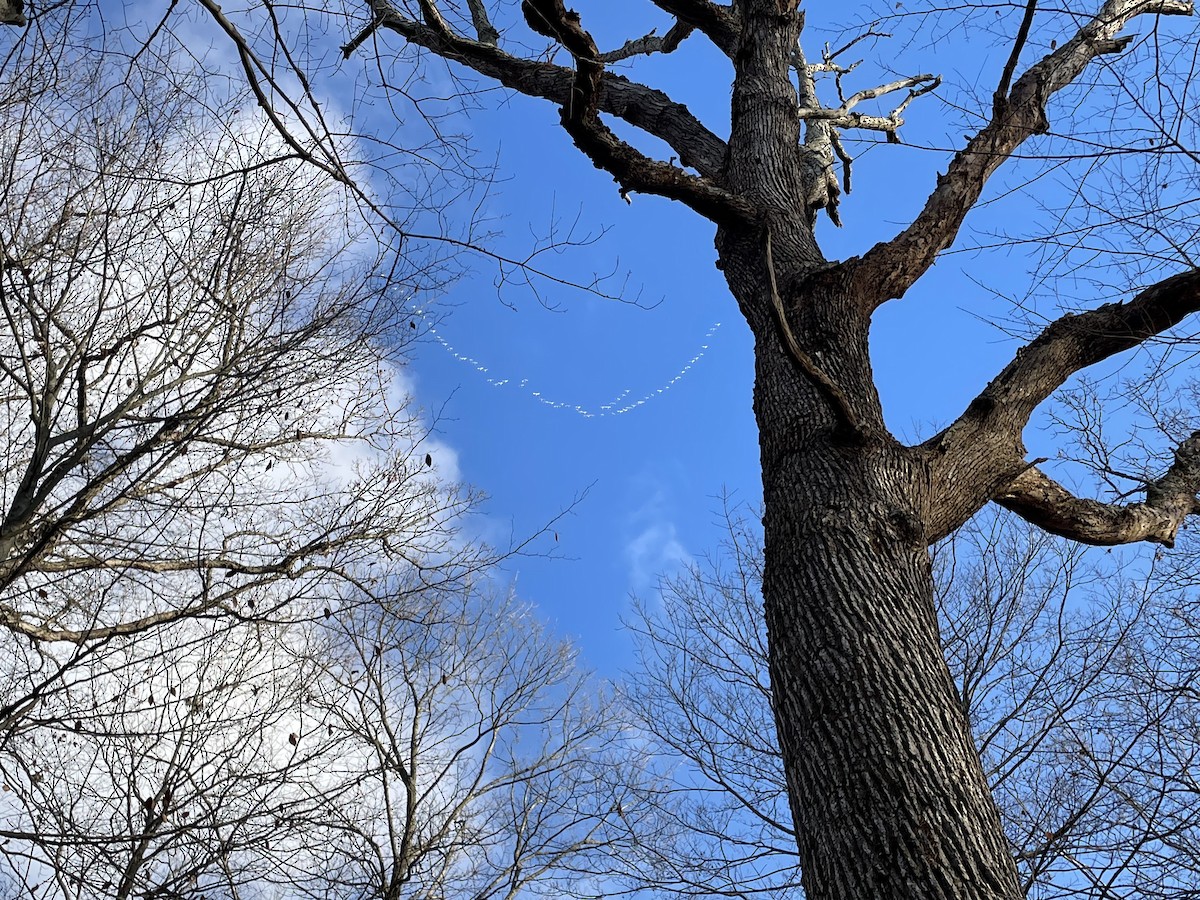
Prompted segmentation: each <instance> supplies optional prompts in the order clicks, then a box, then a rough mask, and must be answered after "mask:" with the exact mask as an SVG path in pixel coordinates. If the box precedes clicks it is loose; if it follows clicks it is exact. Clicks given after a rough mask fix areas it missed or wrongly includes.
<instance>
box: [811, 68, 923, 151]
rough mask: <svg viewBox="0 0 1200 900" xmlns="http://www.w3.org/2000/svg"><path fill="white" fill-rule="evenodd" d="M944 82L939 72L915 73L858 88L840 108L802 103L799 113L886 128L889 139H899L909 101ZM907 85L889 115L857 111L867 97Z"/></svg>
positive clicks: (848, 124) (838, 123)
mask: <svg viewBox="0 0 1200 900" xmlns="http://www.w3.org/2000/svg"><path fill="white" fill-rule="evenodd" d="M941 83H942V79H941V77H940V76H938V75H913V76H911V77H909V78H901V79H900V80H898V81H893V82H891V83H889V84H882V85H879V86H878V87H873V88H867V89H865V90H861V91H858V92H856V93H854V94H852V95H851V96H849V97H847V98H846V100H845V101H844V102H843V103H842V105H841V106H839V107H837V108H836V109H831V108H828V107H824V106H817V107H801V109H800V110H799V113H798V114H799V116H800V118H801V119H804V120H805V121H807V122H828V123H829V124H831V125H833V126H835V127H837V128H861V129H864V130H867V131H882V132H886V133H887V135H888V138H889V140H892V141H893V142H895V140H898V139H897V138H896V137H895V135H896V132H897V130H899V128H900V126H901V125H903V124H904V119H902V118H901V117H900V114H901V113H903V112H904V110H905V109H907V108H908V105H909V104H910V103H912V102H913V100H915V99H916V98H917V97H920V96H921V95H922V94H928V93H929V92H930V91H933V90H936V89H937V87H938V85H940V84H941ZM906 88H907V89H908V96H907V97H905V98H904V101H903V102H902V103H901V104H900V105H899V106H897V107H896V108H895V109H893V110H892V111H891V112H890V113H889V114H888V115H886V116H872V115H865V114H863V113H859V112H854V111H853V109H854V107H855V106H857V105H858V104H859V103H862V102H864V101H866V100H874V99H875V98H877V97H882V96H884V95H886V94H891V93H895V92H896V91H902V90H905V89H906Z"/></svg>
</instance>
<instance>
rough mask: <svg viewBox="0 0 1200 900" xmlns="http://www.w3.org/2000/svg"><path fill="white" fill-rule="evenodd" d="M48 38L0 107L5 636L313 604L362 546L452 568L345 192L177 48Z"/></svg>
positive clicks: (434, 571)
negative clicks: (51, 68)
mask: <svg viewBox="0 0 1200 900" xmlns="http://www.w3.org/2000/svg"><path fill="white" fill-rule="evenodd" d="M161 49H162V48H160V50H161ZM68 51H69V47H68V48H66V49H64V53H67V55H66V56H65V57H64V58H63V59H61V60H60V61H59V65H60V67H61V68H62V69H64V70H65V72H66V73H67V74H65V75H64V76H63V77H61V78H60V79H59V84H60V86H59V87H57V88H54V89H50V88H47V89H46V90H44V91H42V92H41V93H38V94H34V95H29V96H26V95H21V94H19V93H18V94H16V95H15V99H13V100H12V102H9V103H7V104H5V105H3V106H0V115H2V116H3V117H4V122H3V129H2V132H3V136H2V137H0V141H2V149H3V159H4V163H5V170H6V180H7V183H8V189H7V191H6V193H5V197H4V204H3V208H2V209H0V249H2V252H3V254H4V257H3V269H2V271H0V311H2V312H3V316H4V324H5V327H4V330H3V332H0V385H2V390H3V401H4V402H3V406H2V407H0V416H2V417H3V419H2V421H0V425H2V426H3V428H4V433H5V434H6V435H7V441H6V443H5V447H4V450H3V454H4V456H3V471H2V473H0V474H2V476H3V477H2V481H0V491H2V492H3V493H2V495H0V501H2V503H3V520H2V521H0V600H2V603H0V619H2V621H3V625H4V627H6V628H7V629H9V630H10V631H12V632H14V633H17V634H20V635H23V636H25V637H26V638H28V639H30V640H33V641H50V642H68V643H75V644H80V643H85V642H88V641H97V640H102V639H105V638H108V637H112V636H118V635H128V634H132V633H135V632H137V631H140V630H144V629H148V628H151V627H156V626H161V625H164V624H168V623H170V622H172V621H177V620H180V619H182V618H185V617H191V616H197V615H204V616H208V617H233V618H253V617H255V616H258V615H266V614H269V613H270V612H271V610H268V609H262V608H261V607H255V606H253V602H254V601H253V600H252V599H251V594H252V592H253V591H254V590H255V589H257V588H258V587H261V586H263V585H265V584H268V583H271V582H276V581H283V582H287V583H288V584H289V585H290V588H289V591H288V592H286V594H287V597H288V598H291V597H304V598H305V599H306V603H307V607H306V610H307V612H308V613H309V614H311V613H312V612H313V610H314V608H315V609H316V610H319V609H320V608H321V605H322V603H323V600H322V595H323V593H328V594H329V595H330V597H338V598H341V597H343V590H342V587H341V586H340V585H336V586H334V587H330V585H331V584H333V583H334V582H340V581H348V582H349V583H350V584H352V585H353V586H354V587H355V588H356V589H357V590H359V591H361V592H362V593H363V594H364V595H369V594H370V593H371V591H372V588H371V584H372V579H371V577H370V572H369V571H367V564H368V562H369V561H370V560H372V559H373V558H375V557H377V556H379V557H382V558H385V559H396V560H399V559H402V558H405V557H407V558H408V561H409V562H410V563H411V564H418V563H422V562H426V563H427V562H428V560H430V559H432V558H434V557H438V558H439V559H440V560H441V561H443V562H446V563H447V565H444V566H441V567H438V566H433V565H427V567H426V568H427V571H428V573H429V575H430V577H431V578H434V579H438V578H444V577H451V576H450V573H452V572H454V571H456V570H455V565H452V564H450V562H451V561H452V560H453V559H454V558H455V557H456V556H457V557H458V558H459V562H460V563H462V565H461V566H459V568H458V570H457V571H458V572H459V573H460V574H461V572H462V571H465V570H466V569H469V568H470V567H471V566H473V565H474V564H475V561H472V559H471V558H470V557H471V556H472V553H473V551H467V550H465V549H463V548H462V547H461V545H460V546H459V549H455V544H454V542H453V541H451V533H450V529H449V527H448V525H447V522H448V520H449V519H450V518H451V517H452V516H453V515H454V514H455V513H456V512H457V511H460V510H462V509H463V508H464V503H465V498H464V497H462V496H458V495H456V494H455V493H454V491H453V490H446V489H444V488H443V487H441V486H439V483H438V482H437V480H436V479H434V478H432V477H430V476H429V474H428V466H427V465H425V464H424V463H422V461H421V458H420V457H421V456H423V455H424V454H423V453H422V454H416V453H411V452H408V451H411V450H412V448H413V446H414V444H415V443H416V442H418V441H420V440H421V438H422V430H421V426H420V424H419V422H418V421H417V420H416V418H415V417H414V416H413V415H412V414H411V413H406V412H405V411H404V409H403V408H402V406H401V405H400V404H401V402H402V401H401V400H398V399H397V396H396V394H395V387H394V381H395V377H394V370H393V369H392V367H391V364H390V362H389V358H388V356H387V355H386V354H384V353H383V352H382V350H381V348H382V346H383V345H382V344H381V343H379V342H376V341H374V338H375V337H377V336H378V334H379V332H380V329H381V328H383V327H386V326H389V325H390V324H391V320H390V319H389V318H388V313H387V310H388V309H389V305H390V301H389V300H388V296H389V292H390V291H392V290H401V289H402V285H398V284H396V283H395V282H394V280H393V278H390V277H384V276H386V275H388V274H389V273H388V272H387V271H383V272H381V271H380V270H379V268H378V266H379V259H378V250H377V249H376V248H375V246H374V244H373V242H371V241H369V240H367V241H364V240H363V238H364V237H366V238H368V239H369V237H370V235H369V233H368V234H365V235H364V234H363V233H362V228H361V220H359V222H358V223H356V213H355V210H354V208H353V207H352V206H347V204H346V203H345V200H344V197H343V196H342V194H343V192H340V191H338V190H337V189H336V186H332V185H329V184H328V183H324V182H318V181H316V180H315V178H316V176H315V175H314V174H311V173H310V171H309V170H308V169H307V168H305V167H302V166H300V165H299V164H298V163H297V162H296V161H295V160H294V159H293V158H292V155H291V154H290V153H288V152H287V150H286V148H285V147H283V146H282V145H281V144H280V143H279V141H278V140H277V139H275V138H274V137H272V136H271V135H272V133H269V132H267V131H264V130H263V126H262V123H261V122H260V123H257V124H256V123H255V121H254V119H253V117H249V118H247V116H246V114H244V113H242V112H241V110H240V106H239V105H238V98H237V97H225V96H222V95H220V94H219V93H216V92H213V91H210V90H209V88H208V87H207V85H206V81H205V79H204V78H203V73H202V72H199V71H191V72H189V71H187V70H186V68H185V66H186V59H185V57H183V55H182V54H180V55H179V56H171V57H162V56H160V57H158V58H155V59H154V60H150V61H140V62H139V66H138V68H136V69H135V70H133V73H132V74H130V73H129V71H127V68H128V67H127V65H126V64H124V63H123V62H122V61H121V59H120V58H119V57H118V56H116V55H115V54H112V55H105V54H97V53H92V54H90V55H89V54H87V53H86V52H81V53H79V54H77V56H76V57H74V58H73V57H71V56H70V54H69V52H68ZM68 75H69V77H68ZM14 80H19V79H17V78H16V76H14ZM206 104H207V108H206ZM390 274H391V276H393V277H394V276H397V275H398V274H400V273H398V272H395V271H391V273H390ZM393 343H394V342H393ZM389 406H390V408H389ZM432 462H433V460H432V458H430V460H429V463H430V464H432ZM339 473H340V474H339ZM389 538H390V539H391V540H390V541H389ZM455 577H456V576H455ZM80 578H84V579H85V580H86V582H87V583H88V589H87V590H86V591H83V590H80V588H79V584H80V581H79V579H80ZM134 593H136V594H137V599H136V601H131V602H120V601H121V599H122V595H132V594H134ZM106 600H113V601H115V602H108V603H106V602H102V601H106Z"/></svg>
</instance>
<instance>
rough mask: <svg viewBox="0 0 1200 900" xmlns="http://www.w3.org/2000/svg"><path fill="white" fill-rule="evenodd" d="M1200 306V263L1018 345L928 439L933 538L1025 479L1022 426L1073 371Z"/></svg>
mask: <svg viewBox="0 0 1200 900" xmlns="http://www.w3.org/2000/svg"><path fill="white" fill-rule="evenodd" d="M1198 310H1200V270H1195V271H1191V272H1184V273H1181V274H1179V275H1174V276H1172V277H1171V278H1167V279H1166V280H1164V281H1161V282H1159V283H1157V284H1155V285H1152V286H1151V287H1148V288H1146V289H1145V290H1143V291H1142V292H1141V293H1139V294H1138V295H1137V296H1136V297H1134V298H1133V299H1132V300H1130V301H1128V302H1126V303H1108V304H1105V305H1104V306H1101V307H1098V308H1096V309H1093V310H1089V311H1088V312H1084V313H1080V314H1078V315H1065V316H1063V317H1062V318H1060V319H1058V320H1056V321H1055V322H1053V323H1051V324H1050V325H1049V326H1048V327H1047V328H1046V329H1045V330H1044V331H1043V332H1042V333H1041V334H1040V335H1038V337H1037V338H1035V339H1034V340H1033V341H1032V342H1031V343H1029V344H1028V345H1027V346H1025V347H1022V348H1021V349H1020V350H1019V351H1017V355H1016V357H1015V358H1014V359H1013V360H1012V362H1010V363H1009V364H1008V365H1007V366H1005V367H1004V369H1003V370H1002V371H1001V372H1000V374H999V375H997V376H996V378H994V379H993V380H992V382H991V383H990V384H989V385H988V386H987V387H986V388H984V390H983V392H982V393H980V394H979V396H978V397H976V398H975V399H974V400H973V401H972V402H971V404H970V406H968V407H967V409H966V411H965V412H963V414H962V415H961V416H959V418H958V419H957V420H956V421H955V422H954V423H953V424H952V425H951V426H950V427H949V428H947V429H945V430H944V431H942V432H941V433H939V434H937V435H935V436H934V437H932V438H930V439H929V440H928V441H926V442H925V443H924V444H922V445H921V448H920V449H921V450H922V451H923V452H925V453H927V454H928V459H929V460H930V463H929V465H930V468H931V471H932V481H933V484H934V486H935V491H937V492H939V494H938V495H937V496H935V497H934V498H933V501H932V502H934V503H935V504H937V505H938V507H939V508H938V509H936V510H935V511H934V512H933V513H932V515H931V530H932V534H931V539H934V540H936V539H938V538H940V537H943V536H945V535H946V534H948V533H949V532H950V531H951V530H953V529H954V528H957V527H958V526H959V525H961V524H962V522H963V521H965V520H966V518H968V517H969V516H970V515H971V513H973V512H974V510H975V509H978V508H979V505H980V504H981V503H982V502H985V501H986V500H987V499H989V498H991V497H992V496H994V495H995V493H996V491H998V490H1000V489H1003V488H1004V487H1005V486H1006V485H1008V484H1009V483H1011V482H1013V481H1014V480H1015V479H1019V477H1020V474H1021V470H1022V469H1023V467H1024V465H1023V464H1022V462H1021V457H1022V455H1023V449H1022V445H1021V432H1022V431H1023V430H1024V428H1025V425H1026V423H1027V422H1028V421H1029V417H1030V416H1031V415H1032V414H1033V411H1034V410H1035V409H1036V408H1037V407H1038V406H1039V405H1040V404H1041V403H1043V402H1044V401H1045V400H1046V399H1047V398H1048V397H1049V396H1050V395H1051V394H1052V393H1053V392H1054V391H1055V390H1057V389H1058V388H1059V387H1061V386H1062V385H1063V383H1065V382H1066V380H1067V379H1068V378H1070V377H1071V376H1072V375H1074V374H1075V373H1076V372H1079V371H1081V370H1083V369H1085V368H1087V367H1088V366H1092V365H1095V364H1096V363H1098V362H1101V361H1102V360H1105V359H1108V358H1109V357H1111V356H1113V355H1115V354H1117V353H1121V352H1123V351H1125V350H1129V349H1132V348H1133V347H1136V346H1138V345H1139V344H1141V343H1142V342H1143V341H1145V340H1147V339H1148V338H1151V337H1153V336H1155V335H1158V334H1161V333H1163V332H1164V331H1167V330H1168V329H1170V328H1172V327H1174V326H1175V325H1177V324H1178V323H1179V322H1181V321H1183V319H1184V318H1186V317H1187V316H1189V315H1191V314H1192V313H1194V312H1196V311H1198ZM1025 477H1026V479H1027V480H1028V479H1029V478H1031V477H1032V476H1025ZM1059 533H1061V532H1059Z"/></svg>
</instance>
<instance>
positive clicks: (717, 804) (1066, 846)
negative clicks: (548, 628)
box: [622, 510, 1200, 897]
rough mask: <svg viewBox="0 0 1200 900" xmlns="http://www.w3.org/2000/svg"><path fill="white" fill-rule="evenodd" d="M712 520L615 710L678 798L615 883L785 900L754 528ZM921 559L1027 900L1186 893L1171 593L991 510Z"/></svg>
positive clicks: (1167, 575)
mask: <svg viewBox="0 0 1200 900" xmlns="http://www.w3.org/2000/svg"><path fill="white" fill-rule="evenodd" d="M726 522H727V524H728V528H729V530H728V538H727V541H726V542H725V544H724V545H723V546H722V548H721V551H720V552H719V553H718V554H717V555H715V556H714V557H713V558H712V559H710V560H708V561H707V562H706V563H705V564H703V565H697V566H694V567H692V568H691V569H690V570H689V571H687V572H686V573H685V574H683V575H681V576H678V577H675V578H671V579H668V580H666V581H664V583H663V585H662V591H661V595H660V597H659V598H658V600H657V601H656V602H655V603H654V604H653V605H652V606H651V605H643V606H642V607H641V608H640V609H639V613H638V616H637V618H636V620H635V621H634V623H633V627H634V629H635V631H636V634H637V636H638V645H639V665H638V666H637V669H636V671H635V672H634V674H633V676H632V678H631V681H630V684H629V688H628V693H629V706H630V709H631V711H634V712H635V713H636V714H638V715H639V716H640V717H641V721H642V727H643V728H644V729H645V730H646V732H647V733H648V734H649V735H651V736H652V743H651V747H652V748H653V750H652V752H653V753H654V755H655V758H656V761H657V764H658V765H659V766H661V767H663V768H664V769H665V770H667V771H668V772H670V774H671V777H672V781H671V782H670V783H671V784H672V788H671V789H670V790H668V791H665V792H664V791H663V790H661V789H659V790H657V791H654V792H651V793H648V794H647V795H646V796H645V797H644V798H643V801H642V802H645V803H648V804H651V805H653V806H655V807H656V808H657V813H656V816H655V817H654V819H653V820H652V821H654V822H655V825H653V826H651V828H650V829H644V830H641V831H640V833H639V842H638V845H637V846H638V848H639V850H640V851H641V854H642V857H641V858H640V859H639V858H638V857H637V856H634V857H632V860H636V862H634V864H632V865H630V866H629V867H628V868H627V869H626V870H624V871H623V873H622V874H623V875H624V877H625V878H626V879H627V880H628V882H629V883H630V884H632V885H637V886H640V887H646V888H650V889H652V890H654V891H656V892H661V893H663V894H672V895H675V894H679V893H688V894H695V895H698V896H713V895H729V896H740V897H751V896H755V895H762V894H772V895H787V894H788V893H792V892H797V891H798V873H799V860H798V858H797V855H796V850H795V846H794V843H793V832H792V822H791V818H790V815H789V813H788V810H787V807H786V783H785V779H784V775H783V766H782V761H781V758H780V752H779V747H778V744H777V743H776V740H775V734H774V730H773V728H772V727H771V725H770V722H771V695H770V690H769V678H768V669H769V663H768V654H767V651H766V634H765V630H764V628H763V626H762V622H761V620H760V619H759V617H758V613H757V609H758V604H759V602H760V601H759V592H758V589H757V587H758V582H759V579H761V577H762V555H761V532H760V531H759V530H758V529H757V528H756V527H754V526H752V525H751V524H750V519H749V517H747V516H745V515H744V513H743V512H742V511H736V510H735V511H732V513H731V512H729V511H727V513H726ZM1191 543H1192V542H1189V544H1188V545H1187V546H1185V547H1184V548H1183V549H1184V555H1185V556H1191V555H1192V553H1193V552H1194V550H1193V548H1192V547H1191ZM935 561H936V566H935V571H936V574H937V584H938V610H939V618H940V619H941V621H942V623H943V634H944V636H945V637H944V641H945V652H946V656H947V659H948V661H949V665H950V670H951V672H952V674H953V676H954V679H955V683H956V685H957V686H958V689H959V693H960V696H961V698H962V706H963V712H964V714H965V715H966V717H967V719H968V721H969V722H970V723H971V726H972V730H973V732H974V735H975V740H976V743H977V745H978V746H979V748H980V753H981V757H982V760H983V766H984V771H985V773H986V777H987V779H988V783H989V784H990V785H991V788H992V791H993V794H994V796H995V797H996V800H997V804H998V807H999V810H1000V813H1001V817H1002V820H1003V823H1004V829H1005V833H1006V835H1007V837H1008V839H1009V841H1010V844H1011V846H1012V847H1013V849H1014V856H1015V859H1016V861H1017V865H1018V871H1019V873H1020V877H1021V885H1022V890H1023V892H1024V893H1025V895H1026V896H1030V897H1096V896H1128V895H1129V894H1130V893H1131V892H1132V893H1136V895H1137V896H1144V897H1169V896H1178V895H1179V893H1180V892H1183V893H1186V892H1187V890H1188V889H1189V888H1188V886H1189V885H1193V884H1195V883H1196V881H1197V879H1200V869H1198V868H1197V864H1198V862H1200V860H1198V858H1197V856H1196V853H1195V849H1196V842H1197V840H1200V829H1198V823H1200V817H1197V815H1196V811H1197V810H1196V804H1195V795H1194V792H1193V791H1192V790H1191V789H1189V788H1188V787H1186V785H1191V784H1194V783H1195V779H1196V778H1197V777H1198V776H1200V769H1198V768H1197V765H1198V760H1200V757H1198V756H1197V753H1198V752H1200V744H1198V743H1197V738H1196V731H1195V728H1194V724H1195V717H1196V714H1197V705H1196V699H1197V698H1196V694H1195V691H1194V682H1195V679H1196V678H1197V677H1198V676H1200V668H1197V664H1198V662H1200V658H1198V656H1197V643H1196V631H1195V629H1194V627H1191V626H1190V625H1186V624H1185V623H1184V620H1186V619H1187V618H1188V617H1189V616H1190V615H1191V613H1190V610H1191V608H1192V607H1193V606H1194V600H1193V599H1192V598H1191V597H1190V592H1188V591H1187V590H1186V586H1181V585H1180V583H1179V580H1178V579H1177V578H1176V573H1174V572H1172V571H1171V570H1170V569H1168V570H1167V571H1159V570H1156V569H1154V568H1153V567H1152V566H1150V567H1148V566H1147V565H1146V563H1147V559H1146V557H1145V555H1143V556H1142V557H1140V558H1139V557H1134V558H1119V557H1118V558H1116V559H1114V557H1112V556H1109V555H1104V554H1100V555H1098V554H1096V553H1095V552H1092V553H1088V552H1085V551H1084V550H1083V549H1082V548H1081V547H1080V546H1079V545H1078V544H1072V543H1070V542H1067V541H1065V540H1063V539H1060V538H1055V537H1052V536H1049V535H1046V534H1045V533H1044V532H1041V531H1038V530H1036V529H1034V528H1032V527H1031V526H1029V525H1027V524H1025V523H1020V522H1015V521H1014V520H1013V519H1012V518H1011V517H1005V516H1003V515H995V514H990V515H985V516H981V517H979V518H978V519H976V520H975V521H973V522H972V523H970V524H969V525H968V526H967V528H965V529H963V530H962V531H960V532H959V533H958V534H957V535H956V536H955V538H954V539H953V540H951V541H948V542H947V543H945V544H943V545H940V546H939V547H938V549H937V553H936V556H935ZM1151 562H1152V560H1151ZM1181 626H1182V627H1181ZM664 820H665V821H668V822H671V823H673V824H674V826H675V827H674V829H664V828H663V827H662V826H661V824H660V823H661V822H662V821H664ZM696 860H700V861H701V864H699V865H697V864H696Z"/></svg>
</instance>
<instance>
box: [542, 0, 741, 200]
mask: <svg viewBox="0 0 1200 900" xmlns="http://www.w3.org/2000/svg"><path fill="white" fill-rule="evenodd" d="M521 9H522V11H523V12H524V13H525V21H526V22H527V23H528V24H529V26H530V27H531V28H533V29H534V30H535V31H537V32H538V33H540V34H543V35H546V36H548V37H553V38H554V39H555V40H557V41H559V43H561V44H562V45H563V47H565V48H566V49H567V51H568V52H569V53H570V54H571V55H572V56H573V57H574V58H575V64H576V73H575V79H574V87H573V90H572V95H571V97H570V99H569V101H568V102H567V104H566V105H564V106H563V109H562V124H563V128H564V129H566V131H567V133H568V134H569V135H571V137H572V138H573V139H574V141H575V145H576V146H577V147H579V149H580V150H582V151H583V152H584V153H585V154H586V155H587V157H588V158H589V159H591V161H592V162H593V163H595V164H596V166H598V167H599V168H602V169H604V170H605V171H606V172H609V173H610V174H611V175H612V176H613V177H614V178H615V179H616V181H617V182H618V184H620V185H621V194H622V196H626V195H627V194H628V192H630V191H639V192H642V193H649V194H658V195H660V196H663V197H667V198H668V199H671V200H679V201H680V202H682V203H684V204H686V205H688V206H690V207H691V208H692V209H694V210H696V212H698V213H700V214H701V215H703V216H705V217H707V218H709V219H711V220H713V221H714V222H719V223H745V222H750V221H752V220H753V218H754V213H753V209H752V208H751V207H750V205H749V204H748V203H747V202H746V201H745V200H743V199H741V198H738V197H735V196H734V195H733V194H730V193H729V192H728V191H726V190H724V189H723V188H721V187H719V186H717V185H716V184H714V183H713V182H711V181H708V180H706V179H704V178H703V177H696V176H694V175H689V174H687V173H686V172H684V171H683V170H682V169H679V168H677V167H675V166H673V165H670V164H668V163H663V162H659V161H658V160H654V159H651V158H650V157H648V156H645V155H644V154H642V153H641V152H640V151H638V150H636V149H635V148H633V147H632V146H630V145H629V144H626V143H625V142H624V141H621V140H619V139H618V138H617V136H616V135H615V134H613V132H612V131H611V130H610V129H609V128H608V126H606V125H605V124H604V123H603V122H601V121H600V118H599V116H598V115H597V113H598V110H599V98H600V94H601V85H602V81H603V73H604V66H603V63H602V62H601V61H600V51H599V49H598V48H597V47H596V42H595V41H594V40H593V39H592V36H591V35H590V34H589V33H588V32H587V31H586V30H584V28H583V26H582V25H581V24H580V21H579V14H578V13H576V12H574V11H568V10H567V8H566V7H565V6H564V5H563V3H562V0H524V2H523V3H522V4H521Z"/></svg>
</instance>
